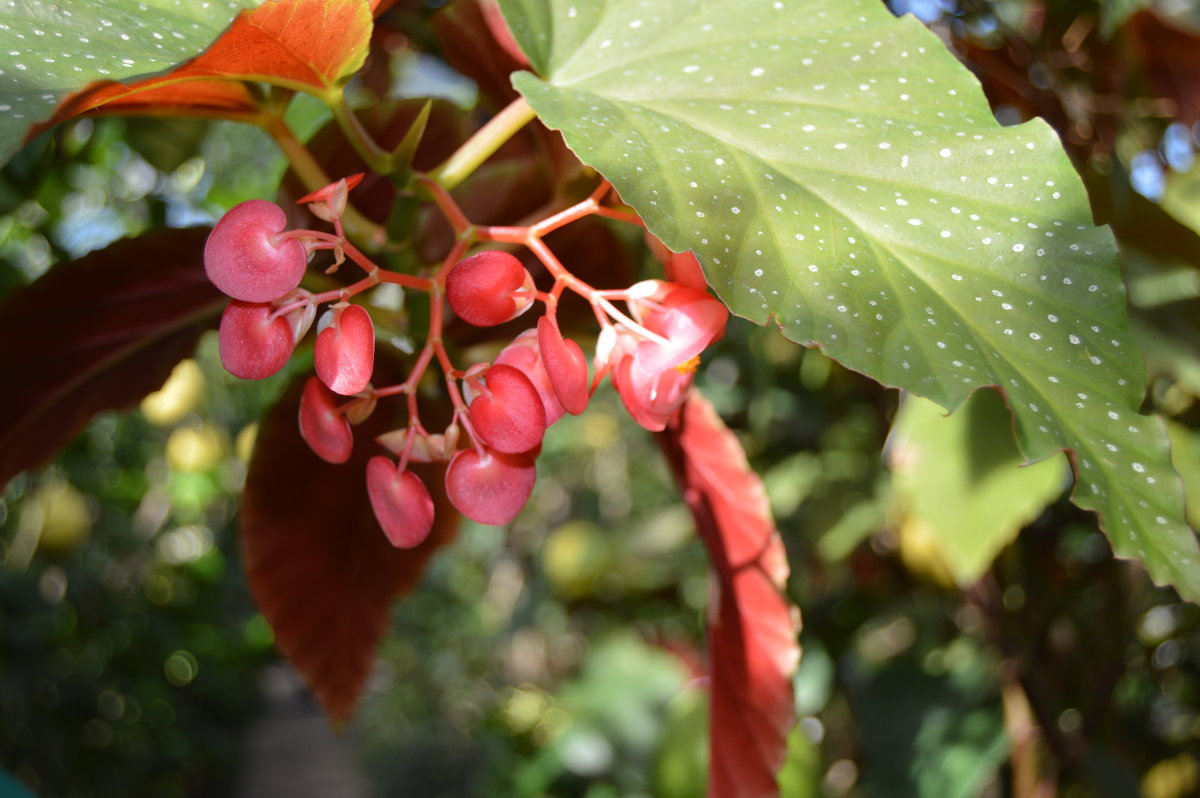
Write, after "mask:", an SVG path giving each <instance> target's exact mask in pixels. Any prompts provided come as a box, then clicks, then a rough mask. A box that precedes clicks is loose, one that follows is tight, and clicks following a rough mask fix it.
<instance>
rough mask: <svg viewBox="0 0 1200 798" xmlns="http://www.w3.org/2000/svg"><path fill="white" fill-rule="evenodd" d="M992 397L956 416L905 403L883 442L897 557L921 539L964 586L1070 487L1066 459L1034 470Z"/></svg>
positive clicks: (978, 396) (981, 394) (918, 402)
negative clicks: (889, 472) (888, 466)
mask: <svg viewBox="0 0 1200 798" xmlns="http://www.w3.org/2000/svg"><path fill="white" fill-rule="evenodd" d="M1010 422H1011V416H1010V415H1009V412H1008V409H1007V408H1005V407H1004V402H1003V400H1001V398H1000V396H999V394H997V393H996V392H995V391H977V392H975V393H974V394H972V395H971V397H970V398H969V399H968V400H967V401H966V402H965V403H964V404H963V405H962V406H961V407H960V408H959V409H958V410H957V411H955V412H954V413H953V414H951V415H949V416H948V415H946V411H945V410H943V409H942V408H940V407H938V406H937V405H936V404H934V403H933V402H930V401H928V400H926V399H922V398H920V397H918V396H909V397H906V398H905V400H904V403H903V404H902V405H901V407H900V411H899V412H898V413H897V414H896V420H895V423H894V425H893V426H892V433H891V437H890V438H889V439H888V449H889V458H888V459H889V461H890V462H891V467H892V491H893V492H892V498H893V506H894V509H895V512H896V513H897V515H898V517H897V519H896V520H897V523H898V524H899V525H900V552H901V554H902V555H903V554H906V553H907V552H909V551H913V549H909V548H906V545H905V544H906V543H907V542H908V541H910V540H926V541H928V543H929V544H930V549H929V550H928V551H927V552H926V554H927V555H928V556H933V557H936V558H937V560H938V561H940V562H941V563H944V564H945V566H946V567H947V568H948V569H949V571H950V574H951V576H952V577H953V579H954V581H955V582H957V583H958V584H959V585H962V586H964V587H965V586H967V585H970V584H971V583H973V582H974V581H975V580H977V579H978V578H979V577H980V576H982V575H983V573H984V572H985V571H986V570H987V569H988V567H989V566H990V565H991V564H992V560H993V559H995V557H996V555H997V554H999V553H1000V550H1001V549H1003V548H1004V547H1005V546H1006V545H1008V544H1009V543H1010V542H1012V541H1013V540H1014V539H1015V538H1016V537H1017V533H1018V532H1020V531H1021V528H1022V527H1024V526H1025V525H1026V524H1028V523H1029V522H1031V521H1032V520H1033V519H1035V518H1036V517H1037V516H1038V514H1039V513H1041V511H1042V509H1043V508H1044V507H1045V506H1046V504H1047V503H1049V502H1051V501H1054V499H1055V498H1056V497H1057V496H1058V495H1059V494H1060V493H1062V491H1063V488H1065V487H1066V485H1067V479H1068V474H1069V470H1068V468H1069V467H1068V464H1067V460H1066V458H1065V457H1064V456H1063V455H1054V456H1053V457H1051V458H1049V459H1048V460H1043V461H1042V462H1040V463H1034V464H1032V465H1028V466H1026V465H1023V461H1024V458H1023V457H1021V453H1020V451H1018V450H1017V444H1016V442H1015V441H1014V440H1013V437H1012V427H1011V423H1010Z"/></svg>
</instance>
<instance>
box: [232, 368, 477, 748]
mask: <svg viewBox="0 0 1200 798" xmlns="http://www.w3.org/2000/svg"><path fill="white" fill-rule="evenodd" d="M303 384H304V381H303V380H298V381H297V382H296V383H295V384H293V385H292V387H291V390H289V392H288V393H287V394H286V395H285V396H284V397H283V399H281V400H280V401H279V403H278V404H277V405H275V407H274V408H272V410H271V411H270V412H269V413H268V414H267V417H266V418H265V419H264V420H263V425H262V429H261V431H260V432H259V435H258V441H257V443H256V444H255V453H254V459H253V460H252V461H251V463H250V470H249V473H248V474H247V476H246V493H245V500H244V503H243V507H242V550H243V555H244V557H245V561H246V575H247V578H248V580H249V582H250V589H251V591H252V592H253V594H254V598H255V600H256V601H257V603H258V606H259V608H260V609H261V610H262V613H263V615H264V616H266V619H267V620H268V621H269V622H270V624H271V626H272V628H273V629H274V630H275V640H276V642H277V643H278V645H279V648H280V649H281V650H282V651H283V653H284V654H285V655H286V656H287V658H288V659H289V660H291V661H292V663H293V664H294V665H295V666H296V668H297V670H299V671H300V673H301V674H302V675H303V676H304V679H305V681H307V682H308V685H309V687H310V688H311V689H312V691H313V694H314V695H315V696H316V697H317V700H319V701H320V702H321V705H322V706H323V707H324V708H325V712H326V714H328V715H329V717H330V719H331V720H332V721H333V723H334V724H335V725H340V724H341V723H343V722H345V721H346V720H347V719H349V717H350V713H351V711H352V710H353V709H354V704H355V702H356V701H357V700H358V698H359V696H360V695H361V694H362V691H363V688H364V687H365V685H366V681H367V677H368V675H370V671H371V665H372V663H373V662H374V659H375V649H376V647H377V646H378V644H379V640H380V638H382V637H383V635H384V633H385V632H386V631H387V625H388V620H389V618H390V617H391V607H392V601H393V599H394V598H395V597H396V596H397V595H398V594H400V593H403V592H405V591H407V590H409V589H411V588H412V587H413V586H414V585H415V584H416V583H417V581H418V580H419V579H420V576H421V573H422V572H423V571H424V569H425V564H426V562H427V561H428V559H429V557H430V555H431V554H433V552H434V551H435V550H436V549H437V548H438V547H440V546H442V545H443V544H445V543H447V542H449V541H450V540H451V539H452V538H453V536H454V532H455V530H456V528H457V521H458V514H457V513H455V512H454V510H453V509H452V508H451V507H450V505H449V503H448V501H447V500H446V497H445V491H444V489H443V487H442V484H443V478H442V471H443V469H441V468H437V467H428V468H427V469H426V468H425V467H423V466H410V467H411V468H412V470H413V471H414V472H417V473H419V475H420V476H421V478H422V480H424V482H425V484H426V485H427V486H428V487H429V492H430V494H431V496H432V497H433V500H434V507H435V511H434V526H433V531H432V532H431V533H430V535H429V537H427V538H426V539H425V541H424V542H423V543H421V544H420V545H419V546H416V547H414V548H411V549H396V548H393V547H392V544H390V543H388V540H387V537H386V536H385V535H384V533H383V530H382V529H380V527H379V524H378V522H376V520H375V516H374V514H373V513H372V511H371V503H370V499H369V497H368V496H367V486H366V464H367V461H368V460H369V459H370V458H371V457H372V456H373V455H378V454H381V452H382V450H380V449H379V448H378V447H376V446H375V444H374V443H373V439H374V438H375V436H376V435H379V434H380V433H382V432H384V431H385V430H387V429H388V427H389V424H388V422H389V421H390V419H389V418H388V417H387V416H388V414H387V413H384V412H382V410H376V412H375V414H374V415H373V416H372V417H371V418H370V419H368V420H367V421H366V422H364V423H363V424H361V425H359V426H358V427H355V430H354V437H355V443H354V452H353V454H352V455H351V457H350V460H349V461H348V462H346V463H345V464H342V465H331V464H329V463H326V462H323V461H321V460H319V459H317V457H316V456H315V455H314V454H313V453H312V452H311V451H309V448H308V446H307V445H306V444H305V443H304V441H303V440H302V439H301V438H300V434H299V432H298V431H297V424H296V417H297V413H298V410H299V404H300V393H301V389H302V387H303Z"/></svg>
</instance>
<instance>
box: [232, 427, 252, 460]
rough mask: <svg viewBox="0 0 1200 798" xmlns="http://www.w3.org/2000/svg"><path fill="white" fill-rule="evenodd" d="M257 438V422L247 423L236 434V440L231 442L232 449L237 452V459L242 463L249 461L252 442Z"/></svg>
mask: <svg viewBox="0 0 1200 798" xmlns="http://www.w3.org/2000/svg"><path fill="white" fill-rule="evenodd" d="M256 440H258V424H256V423H255V424H247V425H246V426H244V427H242V429H241V430H240V431H239V432H238V434H237V440H235V441H234V443H233V451H234V452H235V453H236V454H237V456H238V459H239V460H241V461H242V462H243V463H249V462H250V456H251V455H252V454H254V442H255V441H256Z"/></svg>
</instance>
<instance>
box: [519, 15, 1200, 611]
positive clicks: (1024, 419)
mask: <svg viewBox="0 0 1200 798" xmlns="http://www.w3.org/2000/svg"><path fill="white" fill-rule="evenodd" d="M503 8H504V10H505V14H506V16H507V18H508V20H509V22H510V25H511V27H512V30H513V33H514V35H515V36H516V38H517V40H518V42H519V43H520V44H521V47H522V48H523V49H524V51H525V52H526V54H527V55H528V56H529V59H530V62H531V63H532V65H533V67H534V69H535V70H536V72H537V73H538V75H536V76H535V75H533V74H530V73H520V74H518V75H516V76H515V78H514V83H515V85H516V86H517V88H518V89H519V90H520V91H521V92H522V94H524V96H525V97H526V98H527V99H528V101H529V102H530V104H531V105H532V106H533V108H534V109H535V110H536V112H537V114H538V116H539V117H540V118H541V119H542V120H543V121H544V122H545V123H546V124H548V125H550V126H551V127H554V128H558V129H561V130H562V131H563V134H564V136H565V138H566V141H567V143H568V144H569V145H570V146H571V148H572V149H573V150H575V152H576V153H577V154H578V155H579V156H580V157H581V158H582V159H583V160H584V161H585V162H586V163H588V164H590V165H592V166H593V167H595V168H596V169H598V170H599V171H600V172H601V173H602V174H603V175H604V176H605V177H607V178H608V179H609V180H611V181H612V183H613V184H614V185H615V186H616V188H617V190H618V191H619V192H620V194H621V196H622V198H623V199H624V200H625V201H626V202H628V203H630V204H631V205H632V206H633V207H634V208H636V209H637V210H638V212H639V213H640V214H641V215H642V216H643V217H644V219H645V220H646V223H647V225H648V226H649V228H650V229H651V230H652V231H653V232H654V233H655V234H657V235H658V236H659V237H661V238H662V239H663V240H664V241H665V242H666V243H667V244H668V245H670V246H671V247H673V248H675V249H677V250H684V249H693V250H695V251H696V253H697V254H698V255H699V257H700V259H701V261H702V263H703V266H704V269H705V273H706V274H707V276H708V278H709V281H710V283H711V284H712V286H713V287H714V289H715V290H716V291H717V293H718V294H719V295H720V296H721V298H722V299H723V300H725V302H726V303H727V304H728V305H729V306H730V308H731V309H732V310H733V311H734V312H736V313H738V314H740V315H742V316H745V317H747V318H749V319H752V320H754V321H756V322H759V323H766V322H768V321H774V322H775V323H777V324H778V325H779V326H780V327H781V328H782V330H783V332H784V334H785V335H787V336H788V337H789V338H791V339H792V340H794V341H798V342H801V343H805V344H807V345H810V346H817V347H820V348H822V349H823V350H824V351H825V353H826V354H828V355H830V356H831V357H834V358H836V359H837V360H839V361H840V362H841V363H843V364H845V365H846V366H848V367H849V368H852V369H854V370H856V371H859V372H862V373H864V374H867V375H869V376H871V377H873V378H874V379H876V380H878V381H880V382H881V383H884V384H885V385H889V386H897V387H901V388H905V389H907V390H909V391H911V392H913V393H916V394H918V395H921V396H926V397H928V398H930V399H933V400H934V401H936V402H937V403H938V404H940V405H942V406H944V407H948V408H954V407H957V406H958V405H959V404H960V403H961V402H962V401H963V399H964V398H965V397H966V396H967V395H968V394H969V393H970V392H971V391H973V390H975V389H976V388H978V387H979V386H982V385H996V386H999V387H1000V388H1001V390H1002V391H1003V392H1004V393H1005V395H1006V398H1007V401H1008V403H1009V406H1010V407H1011V408H1012V410H1013V412H1014V414H1015V417H1016V424H1015V428H1016V433H1017V439H1018V442H1019V444H1020V447H1021V451H1022V452H1023V454H1024V455H1025V457H1026V458H1028V459H1029V460H1041V459H1044V458H1046V457H1049V456H1050V455H1051V454H1053V453H1055V452H1057V451H1059V450H1062V449H1067V450H1069V451H1070V452H1071V453H1072V461H1073V464H1074V466H1075V474H1076V485H1075V489H1074V494H1073V496H1074V500H1075V502H1076V503H1077V504H1079V505H1080V506H1082V507H1085V508H1088V509H1093V510H1095V511H1097V512H1098V513H1099V514H1100V517H1101V523H1102V525H1103V526H1104V528H1105V530H1106V531H1107V533H1108V535H1109V537H1110V538H1111V539H1112V542H1113V547H1114V549H1115V550H1116V552H1117V553H1118V554H1120V555H1122V556H1125V557H1136V558H1139V559H1141V560H1142V561H1143V562H1144V563H1145V565H1146V567H1147V569H1148V570H1149V571H1150V574H1151V575H1152V576H1153V578H1154V579H1155V580H1156V581H1158V582H1170V583H1173V584H1175V585H1176V586H1177V587H1178V588H1179V589H1180V591H1181V592H1183V593H1184V594H1185V595H1187V596H1188V597H1190V598H1192V599H1193V600H1198V599H1200V569H1198V568H1197V566H1198V565H1200V548H1198V547H1197V545H1196V537H1195V534H1194V533H1193V532H1192V531H1191V529H1189V528H1188V527H1187V526H1186V524H1185V523H1184V521H1183V496H1182V489H1181V486H1180V483H1179V478H1178V476H1177V475H1176V473H1175V472H1174V470H1173V469H1172V468H1171V464H1170V459H1169V455H1168V447H1167V441H1166V436H1165V433H1164V432H1163V427H1162V424H1161V422H1160V421H1159V420H1157V419H1152V418H1146V417H1143V416H1140V415H1138V413H1137V411H1136V408H1137V407H1138V405H1139V402H1140V400H1141V397H1142V389H1143V383H1144V371H1143V364H1142V359H1141V356H1140V355H1139V354H1138V352H1137V351H1136V347H1135V346H1134V345H1133V344H1132V342H1131V340H1130V337H1129V332H1128V328H1127V325H1126V320H1125V294H1124V290H1123V288H1122V286H1121V282H1120V278H1119V275H1118V272H1117V268H1116V250H1115V247H1114V244H1113V239H1112V235H1111V234H1110V232H1109V231H1108V230H1107V229H1106V228H1096V227H1094V226H1093V225H1092V219H1091V214H1090V211H1089V207H1088V203H1087V199H1086V196H1085V195H1084V191H1083V187H1082V184H1081V182H1080V180H1079V178H1078V176H1077V175H1076V174H1075V172H1074V171H1073V170H1072V168H1071V165H1070V163H1069V161H1068V160H1067V158H1066V156H1065V155H1064V154H1063V152H1062V148H1061V146H1060V144H1059V142H1058V140H1057V138H1056V137H1055V135H1054V133H1053V131H1052V130H1051V129H1050V128H1049V127H1048V126H1047V125H1046V124H1044V123H1043V122H1041V121H1034V122H1030V123H1026V124H1023V125H1020V126H1016V127H1008V128H1002V127H1000V126H999V125H998V124H997V123H996V122H995V120H994V118H993V116H992V114H991V111H990V109H989V108H988V105H987V102H986V100H985V98H984V96H983V93H982V92H981V91H980V88H979V85H978V83H977V82H976V81H975V80H974V78H973V77H972V76H971V75H970V74H969V73H968V72H967V70H966V69H964V68H963V67H962V66H961V65H960V64H959V63H958V62H957V61H956V60H955V59H954V58H953V56H951V55H950V54H949V53H948V52H947V51H946V50H945V48H943V47H942V45H941V44H940V42H939V41H938V40H937V39H936V37H934V36H933V35H932V34H930V33H929V32H928V31H927V30H925V29H924V28H923V27H922V26H921V25H920V24H919V23H918V22H917V21H916V20H915V19H912V18H902V19H895V18H893V17H892V16H891V15H890V14H888V12H887V10H886V9H885V8H884V6H883V4H882V3H879V2H877V0H847V1H846V2H839V3H829V2H825V1H824V0H661V2H654V3H647V2H640V1H639V0H605V1H604V2H600V1H598V0H597V1H595V2H587V3H584V2H580V1H579V0H506V2H504V3H503Z"/></svg>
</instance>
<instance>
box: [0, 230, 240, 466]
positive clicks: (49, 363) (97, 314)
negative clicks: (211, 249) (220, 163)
mask: <svg viewBox="0 0 1200 798" xmlns="http://www.w3.org/2000/svg"><path fill="white" fill-rule="evenodd" d="M207 233H208V231H207V230H203V229H190V230H158V231H155V232H153V233H148V234H146V235H143V236H140V237H138V238H131V239H125V240H122V241H118V242H116V243H115V244H113V245H112V246H110V247H108V248H107V249H103V250H99V251H97V252H93V253H91V254H89V255H87V256H85V257H83V258H81V259H80V260H77V261H73V262H70V263H63V264H60V265H58V266H56V267H54V268H53V269H52V270H51V271H49V272H48V273H47V274H46V275H45V276H44V277H42V278H41V279H40V280H37V281H36V282H34V283H33V284H31V285H29V286H26V287H23V288H17V289H15V290H13V291H12V292H11V293H9V294H8V296H7V297H5V299H4V302H3V303H0V384H2V385H4V386H5V389H4V390H3V391H0V485H3V484H6V483H7V482H8V480H10V479H11V478H12V477H13V476H14V475H15V474H16V473H17V472H19V471H22V470H24V469H26V468H34V467H36V466H38V465H41V464H42V463H44V462H46V461H47V460H49V459H50V458H51V457H52V456H53V455H54V453H55V452H57V451H58V449H59V448H60V447H61V446H62V445H63V444H65V443H66V442H67V441H69V440H70V439H71V438H72V437H74V436H75V435H76V434H77V433H78V432H79V431H80V430H82V429H83V426H84V425H85V424H86V423H87V422H88V421H90V420H91V418H92V416H94V415H95V414H96V413H99V412H100V411H102V410H125V409H129V408H131V407H133V406H135V405H136V404H137V403H138V401H140V400H141V398H142V397H143V396H146V395H147V394H149V393H151V392H153V391H156V390H158V389H159V387H161V386H162V384H163V382H164V381H165V380H166V379H167V377H168V376H169V375H170V373H171V369H173V368H174V367H175V364H176V363H178V362H179V361H180V360H182V359H183V358H185V357H188V356H189V355H191V353H192V351H193V350H194V349H195V348H196V341H197V340H198V339H199V337H200V334H201V333H203V332H204V331H205V330H207V329H210V328H212V327H214V326H215V325H216V323H217V319H218V318H219V316H220V313H221V309H222V308H223V307H224V305H225V298H224V296H223V295H222V294H221V293H220V292H218V291H217V289H215V288H213V286H212V284H211V283H210V282H209V281H208V278H207V277H205V274H204V264H203V263H202V262H201V257H200V254H201V251H202V249H203V246H204V237H205V236H206V235H207Z"/></svg>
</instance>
